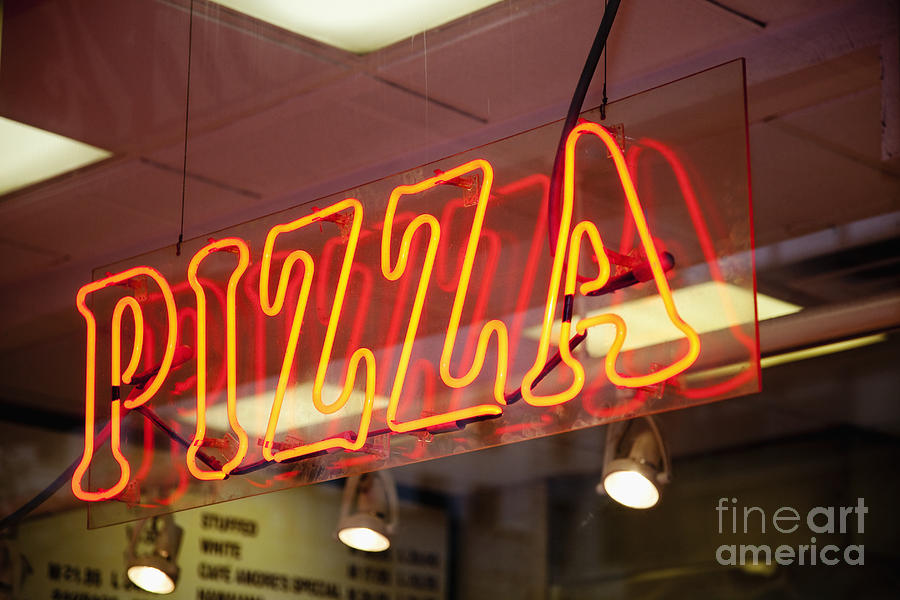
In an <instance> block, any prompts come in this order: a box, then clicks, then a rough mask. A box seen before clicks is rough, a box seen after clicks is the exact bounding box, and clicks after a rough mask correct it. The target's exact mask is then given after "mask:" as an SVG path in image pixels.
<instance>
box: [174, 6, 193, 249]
mask: <svg viewBox="0 0 900 600" xmlns="http://www.w3.org/2000/svg"><path fill="white" fill-rule="evenodd" d="M193 45H194V0H191V6H190V11H189V15H188V51H187V55H188V58H187V85H186V86H185V92H184V96H185V97H184V157H183V159H182V163H181V226H180V227H179V229H178V243H176V244H175V256H181V244H183V243H184V197H185V191H186V188H187V153H188V118H189V117H190V114H191V57H192V56H193V52H192V50H193Z"/></svg>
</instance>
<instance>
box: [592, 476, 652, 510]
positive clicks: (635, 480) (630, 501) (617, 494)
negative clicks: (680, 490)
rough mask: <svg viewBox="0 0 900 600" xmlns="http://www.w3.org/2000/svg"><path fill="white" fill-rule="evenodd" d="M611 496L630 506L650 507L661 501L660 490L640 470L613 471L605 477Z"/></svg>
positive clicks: (604, 482) (604, 485)
mask: <svg viewBox="0 0 900 600" xmlns="http://www.w3.org/2000/svg"><path fill="white" fill-rule="evenodd" d="M603 489H604V490H606V493H607V495H609V497H610V498H612V499H613V500H615V501H616V502H618V503H619V504H624V505H625V506H628V507H630V508H650V507H651V506H654V505H655V504H656V503H657V502H659V490H658V489H657V487H656V484H654V483H653V482H652V481H650V479H648V478H647V476H646V475H644V474H642V473H639V472H638V471H613V472H612V473H609V474H608V475H607V476H606V477H605V478H604V479H603Z"/></svg>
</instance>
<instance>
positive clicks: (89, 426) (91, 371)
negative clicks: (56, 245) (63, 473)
mask: <svg viewBox="0 0 900 600" xmlns="http://www.w3.org/2000/svg"><path fill="white" fill-rule="evenodd" d="M140 276H145V277H149V278H151V279H153V280H154V281H155V282H156V284H157V285H158V286H159V288H160V290H161V291H162V295H163V299H164V301H165V305H166V316H167V321H168V338H167V339H166V349H165V352H164V353H163V359H162V362H161V363H160V368H159V372H158V373H157V374H156V375H155V376H154V377H153V378H152V379H151V380H150V381H149V382H148V383H147V385H146V386H145V387H144V389H143V390H142V391H141V392H140V393H139V394H137V395H135V396H134V397H133V398H132V397H130V396H129V398H128V399H126V400H125V401H124V406H125V408H128V409H131V408H135V407H137V406H140V405H142V404H144V403H145V402H146V401H147V400H149V399H150V398H151V397H152V396H153V395H154V394H155V393H156V392H157V390H159V388H160V386H161V385H162V384H163V381H164V380H165V378H166V375H168V373H169V369H170V368H171V366H172V359H173V357H174V355H175V344H176V341H177V321H176V313H175V300H174V298H173V296H172V289H171V288H170V287H169V283H168V281H166V279H165V277H163V276H162V275H161V274H160V273H159V271H157V270H156V269H153V268H151V267H133V268H131V269H127V270H125V271H122V272H120V273H116V274H113V275H108V276H106V277H104V278H103V279H99V280H97V281H94V282H92V283H88V284H87V285H84V286H82V287H81V288H80V289H79V290H78V293H77V295H76V296H75V305H76V307H77V308H78V312H79V313H81V315H82V316H83V317H84V320H85V325H86V327H87V335H86V339H87V350H86V358H85V392H84V453H83V454H82V457H81V461H80V462H79V463H78V466H77V467H76V468H75V472H74V474H73V475H72V493H73V494H75V497H76V498H79V499H81V500H88V501H94V502H95V501H98V500H109V499H110V498H115V497H116V496H118V495H119V494H120V493H122V491H123V490H124V489H125V486H126V485H127V484H128V478H129V475H130V474H131V467H130V465H129V464H128V460H127V459H126V458H125V457H124V456H123V455H122V450H121V446H120V444H121V416H122V401H121V400H120V399H119V391H118V386H119V385H120V384H121V382H122V381H124V382H125V383H130V382H131V377H132V376H133V375H134V371H135V370H136V368H137V364H138V361H139V359H140V348H141V346H139V344H140V345H142V344H143V340H144V332H143V328H144V321H143V313H142V311H141V308H140V305H139V304H138V303H137V300H135V299H134V298H133V297H131V296H125V297H123V298H121V299H119V301H118V302H117V303H116V306H115V308H114V309H113V327H112V375H111V379H112V381H111V382H110V384H111V385H112V386H113V398H112V401H111V404H110V428H111V429H110V451H111V452H112V455H113V458H114V459H115V461H116V463H118V465H119V479H118V481H117V482H116V483H115V484H113V486H112V487H110V488H108V489H100V490H97V491H95V492H91V491H87V490H85V489H84V487H83V486H82V480H83V479H84V474H85V472H86V471H87V469H88V466H89V465H90V463H91V460H92V458H93V456H94V426H95V412H94V400H95V393H96V372H97V363H96V361H97V319H96V317H95V316H94V313H93V312H92V311H91V309H89V308H88V306H87V302H86V300H87V296H88V295H89V294H92V293H94V292H96V291H99V290H102V289H104V288H107V287H109V286H112V285H116V284H119V283H123V282H127V281H129V280H131V279H133V278H135V277H140ZM126 307H128V308H129V309H130V311H131V314H132V317H133V319H134V326H135V336H134V337H135V342H134V349H133V350H132V353H131V360H130V361H129V364H128V367H127V368H126V369H125V372H124V373H122V372H121V371H120V369H121V335H122V332H121V326H122V313H123V312H124V311H125V308H126Z"/></svg>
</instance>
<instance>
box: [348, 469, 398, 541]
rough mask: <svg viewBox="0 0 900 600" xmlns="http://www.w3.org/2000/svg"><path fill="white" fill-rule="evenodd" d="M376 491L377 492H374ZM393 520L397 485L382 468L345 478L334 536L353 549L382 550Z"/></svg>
mask: <svg viewBox="0 0 900 600" xmlns="http://www.w3.org/2000/svg"><path fill="white" fill-rule="evenodd" d="M378 492H380V494H379V493H378ZM396 522H397V487H396V485H395V484H394V481H393V479H391V477H390V475H388V474H387V473H386V472H384V471H378V472H375V473H366V474H364V475H354V476H352V477H348V478H347V483H346V485H345V486H344V494H343V499H342V501H341V516H340V518H339V519H338V526H337V532H336V534H337V538H338V539H339V540H340V541H342V542H343V543H344V544H346V545H347V546H349V547H351V548H355V549H356V550H364V551H366V552H383V551H385V550H387V549H388V548H390V546H391V539H390V535H391V534H392V533H393V530H394V525H395V524H396Z"/></svg>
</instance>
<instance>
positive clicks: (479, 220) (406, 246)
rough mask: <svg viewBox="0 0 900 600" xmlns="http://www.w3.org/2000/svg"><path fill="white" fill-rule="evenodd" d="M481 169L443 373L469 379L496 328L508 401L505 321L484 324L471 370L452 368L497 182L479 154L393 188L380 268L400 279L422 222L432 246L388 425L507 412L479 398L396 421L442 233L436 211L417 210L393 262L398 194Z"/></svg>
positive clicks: (454, 382) (405, 427)
mask: <svg viewBox="0 0 900 600" xmlns="http://www.w3.org/2000/svg"><path fill="white" fill-rule="evenodd" d="M476 170H481V172H482V176H483V181H482V185H481V189H480V190H479V194H478V204H477V206H476V210H475V216H474V220H473V223H472V228H471V229H470V231H469V240H468V244H467V245H466V250H465V256H464V258H463V264H462V267H461V268H460V274H459V284H458V285H457V288H456V295H455V297H454V300H453V306H452V308H451V310H450V322H449V324H448V325H447V336H446V338H445V339H444V346H443V350H442V352H441V360H440V374H441V379H442V380H443V381H444V383H445V384H446V385H448V386H450V387H453V388H461V387H465V386H467V385H469V384H470V383H472V381H474V380H475V378H476V377H477V376H478V375H479V374H480V373H481V370H482V367H483V366H484V359H485V356H486V354H487V344H488V342H489V341H490V337H491V335H492V334H496V336H497V346H498V350H497V371H496V376H495V379H494V399H495V400H496V401H497V403H498V404H500V405H504V404H506V399H505V397H504V386H505V384H506V371H507V361H508V355H509V352H508V339H509V337H508V335H507V331H506V325H505V324H504V323H503V322H502V321H499V320H496V319H494V320H492V321H488V322H487V323H486V324H485V325H484V326H483V327H482V329H481V333H480V335H479V336H478V346H477V348H476V351H475V357H474V359H473V361H472V366H471V367H470V368H469V370H468V371H467V372H466V373H465V374H463V375H461V376H454V375H452V374H451V373H450V358H451V356H452V355H453V348H454V346H455V344H456V338H457V334H458V331H459V322H460V318H461V315H462V309H463V303H464V302H465V298H466V294H467V292H468V289H469V280H470V278H471V275H472V266H473V264H474V262H475V251H476V249H477V247H478V240H479V238H480V237H481V229H482V225H483V223H484V215H485V212H486V211H487V203H488V199H489V198H490V193H491V186H492V184H493V178H494V170H493V168H492V167H491V165H490V163H489V162H487V161H486V160H482V159H476V160H472V161H469V162H467V163H465V164H463V165H460V166H458V167H456V168H453V169H450V170H449V171H444V172H443V173H440V174H438V175H436V176H434V177H430V178H428V179H425V180H424V181H420V182H419V183H416V184H412V185H401V186H397V187H396V188H394V190H393V191H392V192H391V196H390V198H389V199H388V205H387V210H386V212H385V217H384V227H383V228H382V231H381V271H382V273H383V274H384V276H385V277H386V278H387V279H388V280H389V281H396V280H397V279H399V278H400V277H401V276H402V275H403V274H404V273H405V272H406V268H407V264H408V262H409V250H410V246H411V244H412V239H413V236H414V235H415V234H416V232H417V231H418V229H419V228H421V227H427V228H428V230H429V234H430V235H429V237H428V247H427V249H426V251H425V261H424V264H423V266H422V275H421V276H420V277H419V283H418V287H417V288H416V296H415V300H414V301H413V308H412V312H411V314H410V318H409V325H408V327H407V329H406V337H405V338H404V340H403V347H402V350H401V352H400V361H399V364H398V366H397V375H396V377H395V379H394V385H393V387H392V389H391V396H390V400H389V403H388V409H387V422H388V426H389V427H390V428H391V430H393V431H397V432H407V431H413V430H416V429H423V428H427V427H434V426H437V425H444V424H447V423H453V422H456V421H461V420H464V419H471V418H474V417H479V416H486V415H499V414H501V413H502V412H503V409H502V408H501V406H497V405H493V404H480V405H477V406H472V407H468V408H461V409H457V410H451V411H448V412H445V413H442V414H438V415H429V416H427V417H421V418H418V419H413V420H410V421H404V422H398V421H397V420H396V419H397V409H398V406H399V403H400V393H401V391H402V389H403V383H404V381H405V379H406V372H407V369H408V368H409V361H410V356H411V354H412V346H413V342H414V341H415V337H416V332H417V331H418V327H419V321H420V320H421V317H422V307H423V305H424V302H425V294H426V292H427V289H428V284H429V282H430V280H431V274H432V270H433V269H434V262H435V255H436V254H437V248H438V242H439V241H440V236H441V226H440V224H439V223H438V221H437V219H436V218H435V217H434V216H433V215H428V214H425V215H418V216H417V217H415V218H414V219H413V220H412V222H411V223H410V224H409V225H408V226H407V228H406V229H405V230H404V231H403V234H402V237H401V240H400V249H399V252H398V255H397V262H396V264H394V266H393V267H391V234H392V231H393V224H394V217H395V214H396V211H397V204H398V203H399V201H400V198H401V197H403V196H406V195H412V194H419V193H421V192H424V191H426V190H429V189H431V188H433V187H434V186H436V185H440V184H443V183H447V182H448V181H450V180H452V179H456V178H457V177H460V176H461V175H464V174H466V173H470V172H472V171H476Z"/></svg>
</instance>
